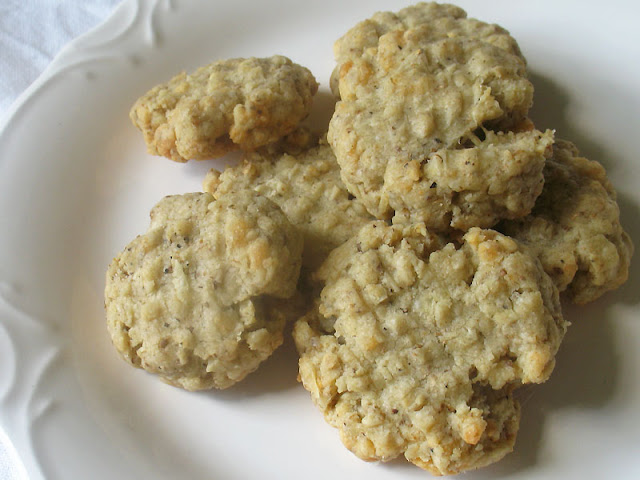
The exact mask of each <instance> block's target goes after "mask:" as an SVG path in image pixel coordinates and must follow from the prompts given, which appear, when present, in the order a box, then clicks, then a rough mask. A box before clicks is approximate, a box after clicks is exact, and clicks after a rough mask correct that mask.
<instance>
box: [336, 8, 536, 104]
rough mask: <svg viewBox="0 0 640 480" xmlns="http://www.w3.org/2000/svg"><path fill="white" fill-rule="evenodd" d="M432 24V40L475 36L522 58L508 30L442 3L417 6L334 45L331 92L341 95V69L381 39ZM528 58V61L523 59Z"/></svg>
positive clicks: (383, 15)
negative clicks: (395, 31) (401, 31)
mask: <svg viewBox="0 0 640 480" xmlns="http://www.w3.org/2000/svg"><path fill="white" fill-rule="evenodd" d="M425 24H428V25H429V32H428V35H429V36H430V38H432V39H434V40H435V39H442V38H446V37H452V36H455V37H475V38H481V39H482V40H483V41H485V42H487V43H490V44H492V45H495V46H497V47H500V48H502V49H504V50H506V51H508V52H510V53H513V54H514V55H518V56H520V57H522V54H521V52H520V48H519V47H518V44H517V42H516V41H515V40H514V38H513V37H512V36H511V35H509V32H507V31H506V30H505V29H504V28H502V27H500V26H498V25H495V24H488V23H484V22H481V21H479V20H476V19H474V18H467V14H466V12H465V11H464V10H463V9H461V8H460V7H457V6H455V5H448V4H441V3H435V2H432V3H424V2H421V3H417V4H415V5H411V6H409V7H406V8H403V9H402V10H400V11H398V12H397V13H394V12H378V13H376V14H374V15H373V16H372V17H371V18H369V19H367V20H364V21H362V22H360V23H358V24H357V25H355V26H354V27H353V28H351V29H350V30H349V31H348V32H347V33H346V34H345V35H344V36H342V37H341V38H340V39H338V40H337V41H336V43H335V44H334V47H333V50H334V56H335V59H336V62H337V66H336V68H335V70H334V72H333V74H332V81H331V89H332V91H333V92H334V94H336V96H339V86H338V83H339V78H340V68H341V67H342V65H343V64H345V63H347V62H349V61H351V60H354V59H357V58H360V57H361V56H362V54H363V52H364V51H365V50H366V49H368V48H371V47H376V46H377V44H378V40H379V39H380V37H381V36H382V35H384V34H386V33H388V32H391V31H394V30H408V29H411V28H416V27H420V26H423V25H425ZM523 59H524V58H523Z"/></svg>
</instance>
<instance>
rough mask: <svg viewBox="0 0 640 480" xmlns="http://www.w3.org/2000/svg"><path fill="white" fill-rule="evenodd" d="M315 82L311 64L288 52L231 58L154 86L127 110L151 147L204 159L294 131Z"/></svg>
mask: <svg viewBox="0 0 640 480" xmlns="http://www.w3.org/2000/svg"><path fill="white" fill-rule="evenodd" d="M317 90H318V83H317V82H316V80H315V78H314V77H313V75H312V74H311V72H310V71H309V70H307V69H306V68H304V67H302V66H300V65H297V64H295V63H293V62H292V61H291V60H289V59H288V58H286V57H282V56H278V55H276V56H273V57H269V58H234V59H229V60H221V61H218V62H214V63H212V64H210V65H207V66H204V67H201V68H199V69H198V70H196V71H195V72H193V73H192V74H189V75H187V74H186V73H184V72H183V73H181V74H179V75H177V76H176V77H174V78H173V79H171V80H170V81H169V82H168V83H165V84H162V85H158V86H156V87H154V88H153V89H151V90H150V91H149V92H147V93H146V94H145V95H144V96H142V97H141V98H140V99H138V101H136V103H135V105H134V106H133V107H132V109H131V113H130V117H131V121H132V122H133V124H134V125H135V126H136V127H137V128H139V129H140V130H141V131H142V133H143V135H144V140H145V142H146V144H147V148H148V150H149V153H151V154H153V155H162V156H165V157H167V158H170V159H172V160H175V161H176V162H186V161H187V160H190V159H196V160H203V159H208V158H215V157H220V156H222V155H224V154H226V153H228V152H230V151H233V150H237V149H239V148H241V149H246V150H253V149H255V148H258V147H260V146H262V145H266V144H268V143H270V142H274V141H276V140H278V139H280V138H281V137H283V136H284V135H286V134H288V133H290V132H291V131H292V130H294V129H295V127H296V126H297V125H298V124H299V123H300V122H301V121H302V120H303V119H304V118H305V117H306V116H307V115H308V114H309V111H310V110H311V103H312V99H313V95H314V94H315V93H316V91H317Z"/></svg>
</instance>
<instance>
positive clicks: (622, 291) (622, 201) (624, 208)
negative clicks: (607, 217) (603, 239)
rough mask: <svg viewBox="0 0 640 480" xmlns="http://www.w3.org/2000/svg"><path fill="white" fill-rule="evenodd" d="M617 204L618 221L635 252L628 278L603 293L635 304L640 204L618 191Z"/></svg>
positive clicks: (638, 279) (638, 289) (639, 267)
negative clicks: (611, 289)
mask: <svg viewBox="0 0 640 480" xmlns="http://www.w3.org/2000/svg"><path fill="white" fill-rule="evenodd" d="M618 206H619V207H620V222H621V223H622V227H623V228H624V229H625V230H626V231H627V233H628V234H629V236H630V237H631V241H632V242H633V244H634V246H635V253H634V254H633V256H632V257H631V263H630V265H629V278H628V279H627V281H626V282H625V284H624V285H622V286H621V287H620V288H619V289H618V290H616V291H615V292H613V293H609V294H605V296H606V297H608V296H611V297H612V298H613V299H614V300H619V301H621V302H622V303H624V304H625V305H637V304H638V302H639V301H640V294H639V293H638V292H640V256H639V255H638V253H639V252H638V250H639V248H640V247H639V245H640V223H638V221H637V219H638V218H640V206H639V205H638V204H636V203H635V202H634V201H633V199H632V198H631V197H630V196H628V195H627V194H626V193H624V192H620V191H619V192H618Z"/></svg>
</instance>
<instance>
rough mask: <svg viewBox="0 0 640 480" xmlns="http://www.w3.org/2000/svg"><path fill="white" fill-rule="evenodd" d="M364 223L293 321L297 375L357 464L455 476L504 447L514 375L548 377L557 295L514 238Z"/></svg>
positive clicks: (513, 406)
mask: <svg viewBox="0 0 640 480" xmlns="http://www.w3.org/2000/svg"><path fill="white" fill-rule="evenodd" d="M445 243H446V242H445V240H444V239H443V238H441V237H438V236H434V235H433V234H431V233H428V232H427V231H426V229H425V228H424V224H413V225H402V226H401V225H393V226H388V225H387V224H386V223H384V222H374V223H372V224H370V225H368V226H365V227H364V228H363V229H362V230H361V231H360V232H359V233H358V235H356V236H355V237H353V238H352V239H351V240H349V241H348V242H346V243H345V244H344V245H342V246H340V247H338V248H337V249H336V250H334V251H333V252H332V253H331V254H330V255H329V258H328V259H327V261H326V262H325V263H324V264H323V266H322V267H321V268H320V270H319V271H318V277H319V280H321V281H323V282H324V283H325V286H324V289H323V290H322V293H321V297H320V299H319V301H318V306H317V308H316V309H315V310H314V311H311V312H310V313H309V314H307V315H306V316H305V317H303V318H302V319H300V320H299V321H298V322H296V325H295V328H294V338H295V341H296V345H297V348H298V351H299V353H300V364H299V366H300V379H301V381H302V383H303V384H304V386H305V388H306V389H307V390H309V391H310V392H311V396H312V398H313V400H314V402H315V403H316V405H317V406H318V407H319V408H320V410H321V411H322V412H323V413H324V415H325V418H326V420H327V421H328V423H329V424H331V425H332V426H334V427H336V428H338V429H339V430H340V435H341V438H342V441H343V442H344V444H345V445H346V446H347V447H348V448H349V449H350V450H352V451H353V452H354V453H355V454H356V455H357V456H359V457H361V458H363V459H365V460H391V459H393V458H395V457H397V456H399V455H402V454H404V455H405V457H406V458H407V459H408V460H409V461H410V462H412V463H415V464H416V465H418V466H420V467H422V468H425V469H427V470H430V471H431V472H433V473H435V474H455V473H458V472H461V471H464V470H468V469H473V468H477V467H480V466H483V465H487V464H489V463H491V462H494V461H497V460H499V459H500V458H501V457H503V456H504V455H505V454H507V453H508V452H510V451H511V450H512V448H513V445H514V442H515V436H516V432H517V428H518V419H519V416H518V414H519V407H518V404H517V402H516V401H515V400H514V399H513V397H512V396H511V393H512V391H513V389H515V388H516V387H517V386H519V385H520V384H522V383H540V382H544V381H545V380H546V379H547V378H548V377H549V375H550V373H551V371H552V369H553V367H554V363H555V360H554V356H555V354H556V351H557V349H558V347H559V345H560V342H561V340H562V338H563V335H564V333H565V330H566V323H565V321H564V320H563V318H562V314H561V311H560V304H559V300H558V291H557V289H556V288H555V286H554V285H553V282H552V281H551V279H550V278H549V277H548V275H546V274H545V273H544V271H543V270H542V268H541V266H540V264H539V262H538V261H537V260H536V259H534V258H533V257H532V256H530V255H529V254H528V253H526V252H525V251H523V250H522V249H521V247H520V246H519V244H518V243H517V242H515V241H514V240H512V239H510V238H508V237H506V236H503V235H501V234H499V233H497V232H495V231H491V230H481V229H478V228H473V229H471V230H470V231H469V232H468V233H467V234H466V235H465V236H464V237H463V242H462V244H461V245H455V244H453V243H449V244H446V245H445Z"/></svg>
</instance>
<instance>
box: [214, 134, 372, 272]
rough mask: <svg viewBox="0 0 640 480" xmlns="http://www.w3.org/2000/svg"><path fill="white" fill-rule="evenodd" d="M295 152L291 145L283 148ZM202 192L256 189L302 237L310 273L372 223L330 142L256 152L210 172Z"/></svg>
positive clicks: (224, 192) (303, 262)
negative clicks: (351, 189)
mask: <svg viewBox="0 0 640 480" xmlns="http://www.w3.org/2000/svg"><path fill="white" fill-rule="evenodd" d="M302 135H303V138H304V134H302ZM289 143H291V142H289ZM298 146H299V142H298V143H294V147H293V149H294V150H298V148H296V147H298ZM291 149H292V147H291V145H288V146H286V148H285V150H289V151H291ZM203 188H204V190H205V191H207V192H210V193H212V194H213V195H214V196H216V197H224V196H225V195H226V194H227V193H228V192H232V191H234V190H236V189H238V188H252V189H254V190H255V191H256V192H258V193H260V194H261V195H264V196H265V197H267V198H269V199H270V200H272V201H273V202H274V203H276V204H277V205H278V206H279V207H280V208H281V209H282V211H283V212H284V214H285V215H286V216H287V218H288V219H289V221H290V222H291V223H292V224H293V225H294V226H295V227H296V228H298V229H299V231H300V232H301V233H302V235H303V237H304V251H303V254H302V264H303V266H304V267H306V268H307V269H309V270H310V271H312V270H315V269H316V268H317V267H318V266H319V265H320V264H321V263H322V261H323V260H324V259H325V258H326V257H327V255H328V254H329V252H330V251H331V250H333V249H334V248H335V247H337V246H338V245H341V244H342V243H344V242H345V241H347V240H348V239H349V238H350V237H352V236H353V235H354V234H355V233H357V232H358V230H359V229H360V228H361V227H362V226H363V225H365V224H366V223H368V222H370V221H371V220H372V217H371V215H370V214H369V213H368V212H367V210H366V208H365V207H364V205H362V203H360V202H359V201H357V200H355V199H354V198H353V196H352V195H350V194H349V192H348V191H347V189H346V187H345V186H344V184H343V183H342V181H341V180H340V169H339V167H338V164H337V162H336V159H335V156H334V155H333V152H332V150H331V147H330V146H329V145H327V144H326V142H322V143H321V144H320V145H316V146H314V147H312V148H308V149H306V150H304V149H303V150H301V151H298V153H296V154H291V153H282V151H281V150H276V151H274V150H273V149H270V150H269V151H264V150H263V151H261V152H254V153H252V154H249V155H247V157H246V158H245V160H244V161H243V162H242V163H241V164H239V165H237V166H234V167H227V168H226V169H225V170H224V171H223V172H219V171H217V170H215V169H212V170H210V171H209V173H208V174H207V176H206V177H205V180H204V182H203Z"/></svg>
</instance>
